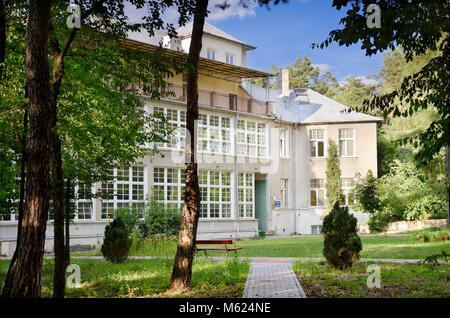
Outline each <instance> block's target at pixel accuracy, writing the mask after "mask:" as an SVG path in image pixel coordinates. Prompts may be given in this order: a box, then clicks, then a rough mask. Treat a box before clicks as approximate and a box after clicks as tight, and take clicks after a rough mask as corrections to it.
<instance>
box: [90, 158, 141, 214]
mask: <svg viewBox="0 0 450 318" xmlns="http://www.w3.org/2000/svg"><path fill="white" fill-rule="evenodd" d="M110 177H111V178H112V179H113V180H111V181H108V182H103V183H102V185H101V197H102V215H101V217H102V219H107V218H108V216H109V217H113V214H114V210H116V209H119V208H131V209H136V210H138V211H139V212H140V213H142V208H143V207H144V203H145V196H146V187H145V174H144V167H142V166H133V167H119V168H115V169H113V170H112V171H111V172H110ZM82 207H85V206H84V205H82Z"/></svg>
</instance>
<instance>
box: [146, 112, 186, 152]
mask: <svg viewBox="0 0 450 318" xmlns="http://www.w3.org/2000/svg"><path fill="white" fill-rule="evenodd" d="M153 113H161V114H164V115H165V116H167V117H168V121H167V125H168V126H169V127H171V128H173V129H174V131H173V133H172V135H171V136H168V137H167V138H168V139H169V142H163V143H157V144H156V146H157V147H158V148H159V149H161V150H184V146H185V141H186V111H185V110H181V109H176V108H167V107H160V106H154V107H153ZM173 115H175V116H176V119H173V117H175V116H173ZM172 116H173V117H172Z"/></svg>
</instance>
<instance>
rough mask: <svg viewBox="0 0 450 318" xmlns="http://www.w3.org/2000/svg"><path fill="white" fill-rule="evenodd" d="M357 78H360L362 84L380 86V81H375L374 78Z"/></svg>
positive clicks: (365, 76)
mask: <svg viewBox="0 0 450 318" xmlns="http://www.w3.org/2000/svg"><path fill="white" fill-rule="evenodd" d="M356 78H359V79H360V80H361V82H363V83H364V84H366V85H376V84H378V80H376V79H374V78H372V77H369V76H367V75H364V76H357V77H356Z"/></svg>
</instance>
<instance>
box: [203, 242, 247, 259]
mask: <svg viewBox="0 0 450 318" xmlns="http://www.w3.org/2000/svg"><path fill="white" fill-rule="evenodd" d="M213 244H215V245H217V244H223V245H224V247H198V246H197V245H213ZM231 244H233V241H232V240H197V241H195V252H198V251H204V252H205V256H206V257H208V255H207V251H226V256H228V252H230V251H234V252H235V253H236V255H237V251H238V250H241V249H242V247H229V246H228V245H231Z"/></svg>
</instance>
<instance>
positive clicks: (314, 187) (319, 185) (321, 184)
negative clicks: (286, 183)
mask: <svg viewBox="0 0 450 318" xmlns="http://www.w3.org/2000/svg"><path fill="white" fill-rule="evenodd" d="M312 191H314V192H315V200H316V205H313V204H312V203H313V202H312V201H311V196H312ZM320 191H323V204H322V205H319V192H320ZM326 201H327V194H326V185H325V179H323V178H313V179H310V181H309V206H310V207H314V208H322V207H325V206H326Z"/></svg>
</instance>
